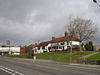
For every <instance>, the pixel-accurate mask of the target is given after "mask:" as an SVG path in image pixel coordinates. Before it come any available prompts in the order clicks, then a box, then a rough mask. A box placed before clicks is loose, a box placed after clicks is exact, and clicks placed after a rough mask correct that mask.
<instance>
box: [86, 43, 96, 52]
mask: <svg viewBox="0 0 100 75" xmlns="http://www.w3.org/2000/svg"><path fill="white" fill-rule="evenodd" d="M85 50H87V51H93V50H94V47H93V42H92V41H89V42H88V43H87V44H86V45H85Z"/></svg>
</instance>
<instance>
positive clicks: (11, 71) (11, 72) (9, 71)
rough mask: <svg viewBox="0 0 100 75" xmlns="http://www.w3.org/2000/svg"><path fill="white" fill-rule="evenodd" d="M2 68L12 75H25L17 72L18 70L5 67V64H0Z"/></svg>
mask: <svg viewBox="0 0 100 75" xmlns="http://www.w3.org/2000/svg"><path fill="white" fill-rule="evenodd" d="M0 69H1V70H2V71H4V72H7V73H9V74H11V75H24V74H22V73H19V72H17V71H14V70H12V69H9V68H7V67H4V66H0Z"/></svg>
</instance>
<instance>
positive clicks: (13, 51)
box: [0, 47, 20, 55]
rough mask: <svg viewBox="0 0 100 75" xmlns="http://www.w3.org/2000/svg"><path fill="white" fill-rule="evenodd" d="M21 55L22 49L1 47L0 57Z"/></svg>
mask: <svg viewBox="0 0 100 75" xmlns="http://www.w3.org/2000/svg"><path fill="white" fill-rule="evenodd" d="M7 54H10V55H11V54H13V55H20V47H0V55H7Z"/></svg>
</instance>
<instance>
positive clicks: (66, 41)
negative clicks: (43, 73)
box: [36, 32, 79, 53]
mask: <svg viewBox="0 0 100 75" xmlns="http://www.w3.org/2000/svg"><path fill="white" fill-rule="evenodd" d="M75 47H77V48H78V47H79V39H77V38H76V37H71V36H68V34H67V32H65V35H64V37H58V38H55V37H52V40H50V41H45V42H41V43H39V44H38V46H37V47H36V50H37V53H43V52H49V51H50V50H51V49H52V50H54V49H55V50H58V51H63V50H65V51H68V50H70V49H71V48H75ZM76 50H77V49H76Z"/></svg>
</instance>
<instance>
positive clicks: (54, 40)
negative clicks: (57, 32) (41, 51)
mask: <svg viewBox="0 0 100 75" xmlns="http://www.w3.org/2000/svg"><path fill="white" fill-rule="evenodd" d="M63 41H79V40H78V39H77V38H75V37H70V36H67V37H59V38H54V39H52V40H51V41H46V42H41V43H39V44H38V46H47V45H48V44H49V43H57V42H63Z"/></svg>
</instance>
